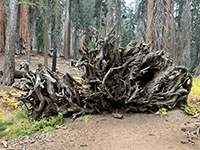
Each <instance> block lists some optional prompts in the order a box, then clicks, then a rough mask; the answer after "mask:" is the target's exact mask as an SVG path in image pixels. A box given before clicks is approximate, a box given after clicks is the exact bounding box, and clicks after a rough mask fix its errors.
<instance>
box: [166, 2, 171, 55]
mask: <svg viewBox="0 0 200 150" xmlns="http://www.w3.org/2000/svg"><path fill="white" fill-rule="evenodd" d="M166 3H167V4H166V19H165V20H166V30H165V44H164V49H165V50H166V51H167V50H168V40H169V25H170V8H171V7H170V6H171V0H167V1H166Z"/></svg>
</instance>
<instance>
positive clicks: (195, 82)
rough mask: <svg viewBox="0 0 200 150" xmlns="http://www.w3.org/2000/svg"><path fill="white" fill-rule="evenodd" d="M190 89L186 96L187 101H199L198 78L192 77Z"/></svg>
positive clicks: (199, 81)
mask: <svg viewBox="0 0 200 150" xmlns="http://www.w3.org/2000/svg"><path fill="white" fill-rule="evenodd" d="M192 84H193V85H192V89H191V92H190V94H189V96H188V103H192V104H195V103H198V102H200V78H193V82H192Z"/></svg>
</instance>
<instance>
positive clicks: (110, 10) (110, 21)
mask: <svg viewBox="0 0 200 150" xmlns="http://www.w3.org/2000/svg"><path fill="white" fill-rule="evenodd" d="M113 7H114V1H113V0H109V1H107V8H108V12H107V16H106V19H107V22H106V23H107V24H106V30H107V31H106V33H107V34H108V33H109V31H110V29H111V28H112V27H113V25H114V16H113V13H114V9H113Z"/></svg>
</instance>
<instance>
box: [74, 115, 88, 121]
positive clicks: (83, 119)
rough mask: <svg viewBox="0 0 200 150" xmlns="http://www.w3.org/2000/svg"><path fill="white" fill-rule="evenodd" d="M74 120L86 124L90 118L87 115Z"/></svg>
mask: <svg viewBox="0 0 200 150" xmlns="http://www.w3.org/2000/svg"><path fill="white" fill-rule="evenodd" d="M76 120H79V121H84V122H88V121H89V120H90V116H89V115H85V116H81V117H79V118H77V119H76Z"/></svg>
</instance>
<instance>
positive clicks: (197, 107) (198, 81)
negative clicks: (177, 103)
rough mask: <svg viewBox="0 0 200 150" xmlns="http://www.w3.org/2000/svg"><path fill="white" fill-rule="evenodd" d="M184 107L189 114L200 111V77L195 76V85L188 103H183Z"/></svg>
mask: <svg viewBox="0 0 200 150" xmlns="http://www.w3.org/2000/svg"><path fill="white" fill-rule="evenodd" d="M182 109H183V110H184V111H185V112H186V113H187V114H189V115H192V116H195V115H198V114H199V111H200V78H193V85H192V89H191V92H190V94H189V96H188V103H187V105H183V106H182Z"/></svg>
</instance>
